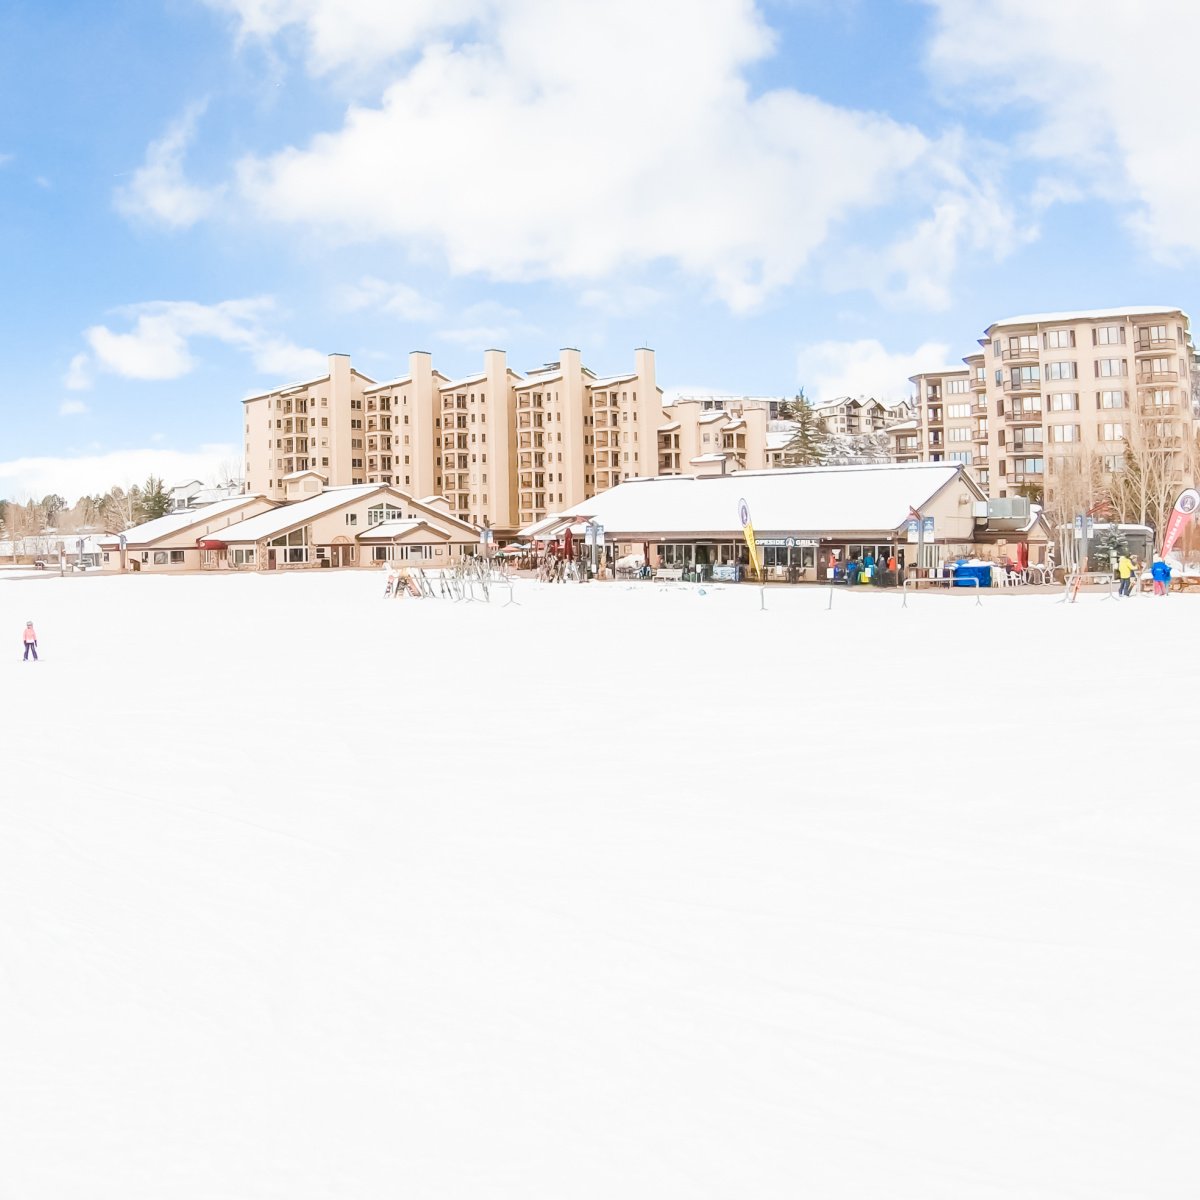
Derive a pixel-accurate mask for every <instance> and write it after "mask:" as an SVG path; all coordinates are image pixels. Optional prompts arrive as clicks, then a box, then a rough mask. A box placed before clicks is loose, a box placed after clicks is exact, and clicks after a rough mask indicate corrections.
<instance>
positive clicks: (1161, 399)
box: [1143, 388, 1175, 408]
mask: <svg viewBox="0 0 1200 1200" xmlns="http://www.w3.org/2000/svg"><path fill="white" fill-rule="evenodd" d="M1174 403H1175V400H1174V393H1172V391H1171V389H1170V388H1151V389H1150V390H1149V391H1148V392H1147V393H1146V395H1145V397H1144V399H1143V407H1145V408H1169V407H1170V406H1171V405H1173V404H1174Z"/></svg>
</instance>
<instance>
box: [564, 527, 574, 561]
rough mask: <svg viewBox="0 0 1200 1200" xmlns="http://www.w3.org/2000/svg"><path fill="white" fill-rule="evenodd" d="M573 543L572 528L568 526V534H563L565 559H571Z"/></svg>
mask: <svg viewBox="0 0 1200 1200" xmlns="http://www.w3.org/2000/svg"><path fill="white" fill-rule="evenodd" d="M571 542H572V537H571V527H570V525H568V526H567V531H566V533H564V534H563V558H567V559H569V558H570V557H571Z"/></svg>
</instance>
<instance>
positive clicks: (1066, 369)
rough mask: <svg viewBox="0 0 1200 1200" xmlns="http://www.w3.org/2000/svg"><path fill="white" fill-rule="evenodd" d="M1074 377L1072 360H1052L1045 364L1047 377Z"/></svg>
mask: <svg viewBox="0 0 1200 1200" xmlns="http://www.w3.org/2000/svg"><path fill="white" fill-rule="evenodd" d="M1075 377H1076V370H1075V364H1074V363H1073V362H1052V363H1047V364H1046V378H1047V379H1074V378H1075Z"/></svg>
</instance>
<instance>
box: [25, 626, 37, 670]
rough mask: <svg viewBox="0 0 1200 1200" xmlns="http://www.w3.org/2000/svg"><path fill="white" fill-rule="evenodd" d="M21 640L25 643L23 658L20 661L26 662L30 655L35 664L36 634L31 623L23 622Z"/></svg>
mask: <svg viewBox="0 0 1200 1200" xmlns="http://www.w3.org/2000/svg"><path fill="white" fill-rule="evenodd" d="M22 640H23V641H24V642H25V657H24V658H23V659H22V660H21V661H22V662H28V661H29V656H30V655H31V654H32V655H33V661H34V662H37V660H38V656H37V633H36V632H35V631H34V628H33V622H32V621H26V622H25V636H24V638H23V639H22Z"/></svg>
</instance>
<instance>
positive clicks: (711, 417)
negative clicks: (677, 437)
mask: <svg viewBox="0 0 1200 1200" xmlns="http://www.w3.org/2000/svg"><path fill="white" fill-rule="evenodd" d="M728 419H729V414H728V413H727V412H726V411H725V410H724V409H723V408H714V409H711V410H710V411H709V412H705V413H701V414H700V415H699V416H698V417H697V418H696V424H697V425H711V424H712V423H713V422H714V421H725V420H728Z"/></svg>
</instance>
